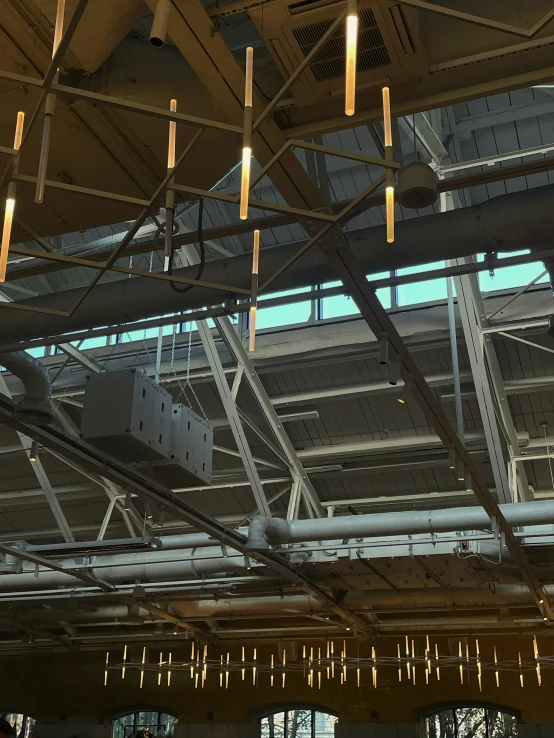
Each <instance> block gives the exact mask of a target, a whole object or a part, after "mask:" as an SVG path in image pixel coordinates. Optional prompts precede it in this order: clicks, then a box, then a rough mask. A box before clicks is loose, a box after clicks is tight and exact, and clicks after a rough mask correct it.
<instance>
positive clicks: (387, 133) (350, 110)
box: [240, 0, 394, 352]
mask: <svg viewBox="0 0 554 738" xmlns="http://www.w3.org/2000/svg"><path fill="white" fill-rule="evenodd" d="M346 7H347V11H346V34H345V35H346V49H345V105H344V112H345V114H346V115H349V116H350V115H354V113H355V109H356V65H357V47H358V26H359V18H358V4H357V0H346ZM253 68H254V49H253V48H252V47H251V46H249V47H248V48H247V49H246V65H245V90H244V123H243V140H242V168H241V187H240V218H241V220H246V219H247V218H248V197H249V192H250V167H251V159H252V76H253ZM382 98H383V124H384V145H385V205H386V208H385V212H386V226H387V243H393V242H394V169H393V168H392V166H390V165H392V163H393V162H394V157H393V151H392V126H391V113H390V91H389V88H388V87H383V90H382ZM259 238H260V232H259V231H258V230H256V231H254V252H253V260H252V283H253V284H254V281H255V283H256V292H255V293H254V291H253V292H252V298H251V308H250V331H249V343H248V348H249V350H250V351H251V352H253V351H254V350H255V347H256V308H257V283H258V260H259ZM256 243H257V246H256Z"/></svg>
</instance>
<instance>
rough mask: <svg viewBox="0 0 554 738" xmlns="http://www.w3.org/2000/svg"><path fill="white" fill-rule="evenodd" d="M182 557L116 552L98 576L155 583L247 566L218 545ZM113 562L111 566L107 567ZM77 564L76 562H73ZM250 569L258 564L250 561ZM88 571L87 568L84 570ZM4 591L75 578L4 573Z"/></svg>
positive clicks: (113, 580) (241, 569) (65, 582)
mask: <svg viewBox="0 0 554 738" xmlns="http://www.w3.org/2000/svg"><path fill="white" fill-rule="evenodd" d="M186 553H187V557H186V559H185V560H179V559H177V560H175V561H170V562H168V561H160V559H163V558H164V557H165V554H164V553H163V552H161V551H160V552H158V551H148V552H147V553H136V554H118V555H116V556H110V557H108V556H107V557H105V558H103V559H102V564H103V568H102V570H101V571H102V573H101V577H102V579H103V580H104V581H107V582H110V583H113V584H118V583H123V582H128V581H137V582H156V581H160V580H165V579H167V578H169V579H171V578H180V579H186V578H192V579H198V578H202V577H204V576H209V575H213V574H223V573H244V572H245V571H246V566H245V563H244V556H242V555H236V554H231V555H229V556H228V557H223V556H222V555H221V547H219V546H217V547H214V548H213V549H207V550H206V552H205V556H198V557H197V558H192V559H191V558H190V556H189V552H186ZM110 562H113V566H110ZM74 566H75V567H77V564H75V565H74ZM250 566H251V567H252V568H254V567H257V566H258V564H257V562H255V561H251V563H250ZM87 571H88V570H87ZM2 585H3V586H2V589H3V591H8V590H21V589H24V590H37V589H45V588H49V587H64V586H65V587H68V586H74V585H75V578H74V577H72V576H71V574H64V573H62V572H57V571H41V572H40V574H39V576H38V577H36V576H35V570H34V568H33V570H32V571H26V572H23V573H22V574H13V575H7V576H6V577H5V578H4V579H2Z"/></svg>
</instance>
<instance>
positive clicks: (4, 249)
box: [0, 110, 25, 282]
mask: <svg viewBox="0 0 554 738" xmlns="http://www.w3.org/2000/svg"><path fill="white" fill-rule="evenodd" d="M24 123H25V113H23V112H22V111H21V110H20V111H19V112H18V114H17V120H16V124H15V134H14V140H13V148H14V150H15V151H16V152H18V151H19V148H20V146H21V141H22V140H23V125H24ZM17 164H18V161H17V159H16V161H15V165H14V172H15V173H16V174H17V168H18V167H17ZM15 195H16V184H15V182H14V181H13V180H12V181H10V182H8V192H7V197H6V205H5V208H4V228H3V230H2V245H1V247H0V282H5V281H6V270H7V267H8V253H9V250H10V239H11V235H12V224H13V214H14V210H15Z"/></svg>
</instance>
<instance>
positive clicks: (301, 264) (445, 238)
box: [0, 185, 554, 346]
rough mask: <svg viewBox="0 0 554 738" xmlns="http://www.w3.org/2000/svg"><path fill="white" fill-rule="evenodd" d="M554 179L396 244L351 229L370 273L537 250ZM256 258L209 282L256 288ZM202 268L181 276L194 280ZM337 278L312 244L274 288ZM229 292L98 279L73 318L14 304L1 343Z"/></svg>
mask: <svg viewBox="0 0 554 738" xmlns="http://www.w3.org/2000/svg"><path fill="white" fill-rule="evenodd" d="M553 201H554V185H549V186H547V187H537V188H535V189H530V190H524V191H522V192H516V193H513V194H510V195H503V196H501V197H496V198H494V199H492V200H488V201H487V202H484V203H482V204H481V205H474V206H472V207H469V208H460V209H458V210H451V211H449V212H447V213H440V214H436V215H428V216H425V217H422V218H413V219H410V220H404V221H400V222H399V223H397V225H396V239H395V244H394V248H393V249H391V248H389V246H388V244H387V243H386V237H385V228H384V226H379V227H374V228H367V229H363V230H360V231H353V232H349V233H347V234H346V235H347V238H348V240H349V242H350V244H351V246H352V250H353V251H354V254H355V255H356V257H357V258H358V260H359V262H360V265H361V267H362V268H363V269H365V270H366V271H371V272H381V271H389V270H393V269H399V268H401V267H406V266H414V265H416V264H425V263H429V262H433V261H438V260H444V259H455V258H461V257H464V256H469V255H471V254H475V253H480V252H487V251H491V250H493V251H516V250H520V249H523V248H532V249H535V250H541V249H549V248H551V246H552V232H553V231H554V209H553V208H552V202H553ZM297 250H298V243H293V244H288V245H284V246H283V245H280V246H278V247H275V248H271V249H265V250H264V254H263V259H262V260H261V268H262V272H261V276H260V278H261V280H262V281H263V279H265V278H266V277H267V276H269V275H270V274H272V273H273V272H275V271H276V270H277V269H278V268H280V267H281V266H282V264H283V263H285V262H286V261H287V260H288V259H289V258H290V257H291V256H292V255H293V254H294V253H296V251H297ZM251 262H252V259H251V257H250V256H249V255H248V254H245V255H243V256H237V257H235V258H232V259H219V260H215V261H209V262H207V264H206V269H205V272H204V276H203V279H204V281H206V282H212V283H219V284H226V285H236V286H238V287H243V288H246V289H248V288H249V287H250V280H251V271H252V263H251ZM196 271H197V268H196V266H192V267H187V268H185V269H179V270H177V271H176V272H175V274H177V275H180V276H183V277H189V278H194V277H195V275H196ZM334 278H335V275H334V273H333V271H332V269H331V268H330V267H329V265H328V264H327V262H326V259H325V256H324V255H323V254H322V253H321V252H320V251H319V250H318V249H317V248H312V249H310V250H309V251H308V252H307V253H306V254H304V256H302V258H300V259H298V261H296V262H295V263H294V264H293V265H292V266H291V267H290V268H289V269H287V270H286V271H285V272H284V274H283V275H282V276H281V277H279V279H277V280H276V281H275V284H274V289H275V290H284V289H291V288H296V287H306V286H309V285H313V284H322V283H324V282H327V281H330V280H332V279H334ZM83 289H84V288H80V289H77V290H66V291H63V292H57V293H54V294H51V295H44V296H41V297H38V298H32V299H30V300H24V301H23V303H24V304H26V305H32V306H35V307H36V306H41V307H44V308H48V309H55V310H71V309H72V307H73V306H74V305H75V304H76V302H77V301H78V300H79V299H80V298H81V297H82V295H83ZM227 292H228V291H227V290H226V291H225V293H224V292H222V291H218V290H214V289H207V288H203V287H194V289H192V290H190V291H189V292H187V293H186V294H178V293H175V292H174V291H173V290H171V289H170V288H169V286H168V285H167V284H166V283H165V282H163V281H162V280H154V279H148V278H146V277H142V278H136V279H124V280H121V281H118V282H112V283H110V284H105V285H98V286H97V287H95V288H94V290H93V291H92V292H91V294H90V295H89V296H88V297H87V299H86V300H85V301H84V303H83V304H82V305H81V306H80V308H79V310H76V311H75V312H74V313H73V314H72V315H71V316H70V317H67V318H62V319H60V318H57V317H55V316H52V315H46V314H40V313H37V312H32V313H31V312H27V311H23V310H21V311H17V310H13V311H12V314H11V315H10V320H9V321H4V322H3V323H2V325H1V326H0V346H10V345H14V344H17V343H18V342H20V341H26V340H29V339H33V338H41V337H44V336H52V335H56V334H57V333H60V332H62V331H63V332H68V331H76V330H83V329H88V328H94V327H97V326H103V325H113V324H118V323H125V322H129V321H134V320H141V319H144V318H149V317H153V316H156V315H163V314H165V313H173V312H178V311H182V310H191V309H195V308H200V307H204V306H206V305H214V304H217V303H218V302H223V301H224V300H225V299H226V298H227V294H226V293H227Z"/></svg>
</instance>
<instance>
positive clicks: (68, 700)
mask: <svg viewBox="0 0 554 738" xmlns="http://www.w3.org/2000/svg"><path fill="white" fill-rule="evenodd" d="M549 641H550V639H547V638H542V639H541V640H539V648H540V651H541V656H543V657H544V656H547V655H551V654H552V651H551V650H549V648H548V647H549ZM434 642H435V641H434V640H433V639H432V641H431V643H432V644H434ZM479 642H480V650H481V655H482V658H483V661H484V662H485V663H486V662H492V648H493V644H496V645H497V650H498V658H499V660H500V661H502V660H506V659H511V660H513V661H514V669H515V670H514V671H512V672H502V673H501V676H500V679H501V686H500V689H497V688H496V686H495V679H494V672H493V671H492V672H491V671H489V670H485V671H484V672H483V691H482V692H481V693H480V692H479V689H478V685H477V678H476V674H475V671H472V672H471V674H470V679H469V683H467V678H466V679H465V683H464V685H460V679H459V671H458V669H457V668H456V667H448V668H447V667H445V666H443V667H442V668H441V679H440V682H437V679H436V676H435V673H434V671H433V674H432V676H431V677H430V683H429V685H428V686H426V685H425V679H424V673H423V669H422V667H420V668H419V669H418V671H417V672H416V675H417V676H416V685H415V686H414V685H413V684H411V683H408V682H407V679H406V670H405V668H404V669H403V673H402V682H401V683H399V682H398V672H397V667H396V664H395V663H394V657H395V655H396V643H397V641H396V640H393V639H390V638H386V639H376V640H375V641H373V642H372V643H370V644H369V647H370V646H371V645H374V646H375V647H376V649H377V655H378V656H389V657H390V658H391V659H392V660H393V661H392V665H391V666H387V667H384V666H380V667H379V669H378V686H377V689H374V688H373V687H372V686H371V674H370V672H368V671H364V672H363V674H362V685H361V688H359V689H358V688H357V686H356V673H355V669H354V668H350V669H349V670H348V674H347V682H346V684H345V685H343V686H341V684H340V679H339V669H338V668H337V669H336V677H335V680H334V681H330V682H327V680H326V679H323V684H322V688H321V689H320V690H319V689H317V681H316V687H315V688H313V689H312V688H310V687H308V685H307V681H306V679H304V678H303V675H302V672H301V671H300V672H299V673H296V674H294V673H292V671H288V672H287V677H286V688H285V689H282V688H281V686H280V684H281V682H280V677H278V676H276V677H275V686H274V687H273V688H271V687H270V686H269V676H268V674H266V673H262V674H260V678H259V682H258V685H257V686H256V687H254V686H252V675H251V671H248V672H247V675H246V679H245V681H244V682H243V681H242V680H241V677H240V673H238V674H237V673H232V675H231V681H230V688H229V689H228V690H225V689H220V688H219V668H218V667H214V669H212V670H210V671H209V673H208V679H207V683H206V686H205V688H204V689H201V688H198V689H194V688H193V686H192V684H193V683H192V682H191V679H190V675H189V672H188V671H187V672H178V671H173V673H172V685H171V687H169V688H168V687H167V686H162V687H158V686H157V674H156V673H155V672H147V673H146V675H145V682H144V688H143V689H142V690H141V689H139V674H138V672H137V671H133V670H128V671H127V675H126V678H125V680H122V679H121V673H120V672H119V671H110V672H109V679H108V686H107V687H104V686H103V679H104V659H105V652H100V651H96V652H87V653H79V652H75V653H71V654H67V653H56V654H51V655H48V654H43V655H41V654H40V653H36V655H34V656H30V657H25V658H22V657H6V658H4V659H2V660H0V669H1V672H2V674H3V678H2V688H1V690H0V702H1V704H0V710H2V709H5V710H8V709H9V710H13V711H20V712H26V713H27V714H30V715H32V716H33V717H35V718H36V719H37V720H38V721H39V722H53V723H57V722H60V721H63V720H64V719H67V720H68V721H69V722H74V723H83V724H85V723H88V724H90V723H98V722H101V721H102V720H103V719H105V718H106V717H108V716H110V715H112V714H114V713H117V712H121V711H125V710H126V709H127V708H135V707H137V706H139V705H144V706H154V707H160V708H165V709H167V710H169V711H171V712H174V713H176V714H177V715H178V716H179V719H180V721H182V722H191V723H202V722H206V721H209V720H213V721H215V722H227V723H230V722H238V723H245V722H250V721H252V720H253V719H255V717H256V716H257V715H259V714H262V713H263V712H264V711H266V710H267V711H269V710H270V709H271V707H272V706H279V705H282V704H283V703H293V702H296V703H311V704H314V705H320V706H322V707H325V708H328V709H330V710H332V711H335V712H336V713H337V714H338V716H339V719H340V720H342V721H344V722H370V721H383V722H411V721H414V720H416V719H417V715H418V711H420V710H422V709H425V708H426V707H429V706H431V705H435V704H438V703H452V702H457V703H460V702H462V703H463V702H469V701H483V702H490V703H495V704H499V705H504V706H506V707H509V708H513V709H515V710H518V711H520V713H521V718H522V720H523V721H524V722H535V723H554V670H552V671H548V670H547V669H546V668H544V667H543V686H542V687H541V688H539V687H538V686H537V679H536V674H535V671H534V669H533V668H532V663H530V670H529V671H527V672H526V673H525V675H524V688H521V686H520V680H519V672H518V669H517V657H518V651H521V653H522V657H523V658H524V659H527V661H528V662H532V660H533V647H532V638H531V637H530V636H522V637H519V638H518V637H517V636H513V637H510V638H506V637H503V638H500V637H498V638H480V639H479ZM438 643H439V652H440V653H441V654H444V655H446V654H447V653H448V641H447V639H444V638H442V639H438ZM335 644H336V645H335V654H337V653H340V648H341V647H342V642H341V641H339V640H335ZM417 644H418V648H419V653H420V654H421V652H422V649H424V648H425V640H424V638H421V637H420V638H419V639H418V640H417ZM314 645H315V646H316V651H315V653H317V643H316V642H314ZM320 645H321V646H322V651H324V648H325V644H324V643H323V642H322V643H321V644H320ZM470 645H471V653H472V654H474V652H475V647H474V639H471V641H470ZM173 647H174V648H175V646H173ZM226 649H227V647H225V651H226ZM347 649H348V653H349V655H351V656H357V646H356V644H355V642H354V641H350V642H349V643H348V646H347ZM159 650H160V648H159V647H156V648H152V649H151V657H150V660H151V661H152V662H154V661H156V659H157V658H158V657H159ZM164 650H165V651H166V653H167V648H166V649H164ZM229 650H230V652H231V659H235V660H236V659H238V658H240V646H237V645H233V646H229ZM301 650H302V648H301V645H300V647H299V658H298V659H297V661H296V662H295V664H294V666H295V667H296V668H300V669H302V658H301V656H302V653H301ZM553 650H554V649H553ZM251 651H252V646H249V647H248V648H247V659H249V658H250V657H251ZM272 651H273V653H274V654H277V650H276V649H269V648H268V647H263V648H261V649H260V648H259V649H258V658H259V661H260V662H261V663H265V664H268V663H269V657H270V653H271V652H272ZM219 654H220V651H219V650H218V648H217V646H213V647H212V646H211V647H210V652H209V658H210V659H215V660H216V661H217V662H219ZM189 655H190V644H187V645H186V650H185V648H184V647H182V648H181V649H177V648H175V650H174V651H173V661H174V663H177V662H179V661H185V660H187V659H188V657H189ZM367 655H369V651H368V644H361V645H360V656H361V657H362V658H363V657H364V656H367ZM288 656H289V663H290V667H291V669H292V668H294V667H293V662H292V661H290V647H289V649H288ZM121 657H122V649H117V650H113V649H112V650H111V652H110V662H111V663H112V664H113V663H118V662H119V661H120V660H121ZM64 715H65V716H67V717H66V718H64Z"/></svg>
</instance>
